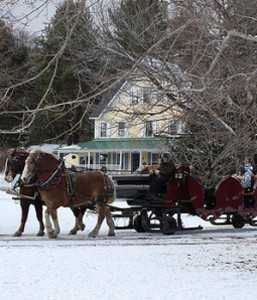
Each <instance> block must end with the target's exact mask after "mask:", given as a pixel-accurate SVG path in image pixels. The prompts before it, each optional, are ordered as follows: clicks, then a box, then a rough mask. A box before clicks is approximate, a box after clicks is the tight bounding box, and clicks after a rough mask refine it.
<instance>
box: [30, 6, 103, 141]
mask: <svg viewBox="0 0 257 300" xmlns="http://www.w3.org/2000/svg"><path fill="white" fill-rule="evenodd" d="M84 3H85V1H76V2H75V1H73V0H67V1H65V2H64V3H63V4H61V5H60V6H59V7H58V8H57V11H56V13H55V15H54V17H53V19H52V21H51V23H50V24H49V26H48V27H47V28H46V29H45V35H44V36H42V37H41V38H40V39H39V40H38V45H39V48H40V55H37V56H36V60H37V65H38V69H39V71H42V72H43V73H42V75H41V76H40V88H41V91H42V95H45V104H46V103H47V104H49V106H51V109H47V108H46V109H44V110H42V111H41V112H39V113H38V114H37V116H36V120H35V122H34V124H33V126H32V128H31V135H30V141H29V143H33V142H34V143H36V142H37V143H40V142H43V141H47V140H48V141H50V140H51V141H55V142H57V141H58V142H66V139H67V137H68V136H69V137H70V135H79V136H80V137H83V139H90V138H91V136H92V130H91V125H90V122H89V120H88V115H89V113H90V111H91V106H92V104H93V103H94V101H95V98H94V97H93V96H92V95H93V93H96V90H97V84H98V81H100V80H101V78H98V77H99V76H98V72H99V70H100V68H101V58H100V54H99V53H98V51H97V39H96V37H97V29H96V28H95V27H94V23H93V20H92V17H91V15H90V12H89V10H88V8H87V7H85V5H84ZM67 103H69V104H67ZM45 104H44V105H45ZM42 127H43V128H44V130H43V131H42ZM77 140H78V139H77Z"/></svg>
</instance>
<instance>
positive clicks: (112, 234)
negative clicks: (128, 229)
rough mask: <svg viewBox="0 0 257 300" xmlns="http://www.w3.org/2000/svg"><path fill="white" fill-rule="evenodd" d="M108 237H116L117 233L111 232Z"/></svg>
mask: <svg viewBox="0 0 257 300" xmlns="http://www.w3.org/2000/svg"><path fill="white" fill-rule="evenodd" d="M107 236H115V232H110V233H108V235H107Z"/></svg>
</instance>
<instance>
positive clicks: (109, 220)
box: [105, 206, 115, 236]
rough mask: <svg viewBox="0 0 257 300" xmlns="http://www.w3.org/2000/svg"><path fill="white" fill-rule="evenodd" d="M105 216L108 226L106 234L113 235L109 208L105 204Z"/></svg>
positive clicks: (113, 226)
mask: <svg viewBox="0 0 257 300" xmlns="http://www.w3.org/2000/svg"><path fill="white" fill-rule="evenodd" d="M105 217H106V222H107V224H108V226H109V232H108V236H115V232H114V229H115V224H114V221H113V218H112V216H111V212H110V208H109V207H107V206H106V207H105Z"/></svg>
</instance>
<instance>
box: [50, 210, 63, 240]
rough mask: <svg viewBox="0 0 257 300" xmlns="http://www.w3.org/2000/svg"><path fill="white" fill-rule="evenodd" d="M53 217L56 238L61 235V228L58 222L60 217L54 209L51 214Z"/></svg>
mask: <svg viewBox="0 0 257 300" xmlns="http://www.w3.org/2000/svg"><path fill="white" fill-rule="evenodd" d="M51 217H52V220H53V223H54V231H55V235H56V236H55V237H57V236H58V234H59V233H60V231H61V230H60V226H59V221H58V215H57V209H52V212H51Z"/></svg>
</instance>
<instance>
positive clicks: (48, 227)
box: [45, 207, 60, 239]
mask: <svg viewBox="0 0 257 300" xmlns="http://www.w3.org/2000/svg"><path fill="white" fill-rule="evenodd" d="M50 216H51V217H52V220H53V223H54V228H55V229H53V227H52V223H51V220H50ZM45 220H46V224H45V225H46V230H47V234H48V237H50V238H52V239H53V238H57V236H58V234H59V233H60V227H59V223H58V218H57V210H56V209H52V208H50V207H47V209H46V211H45Z"/></svg>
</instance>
